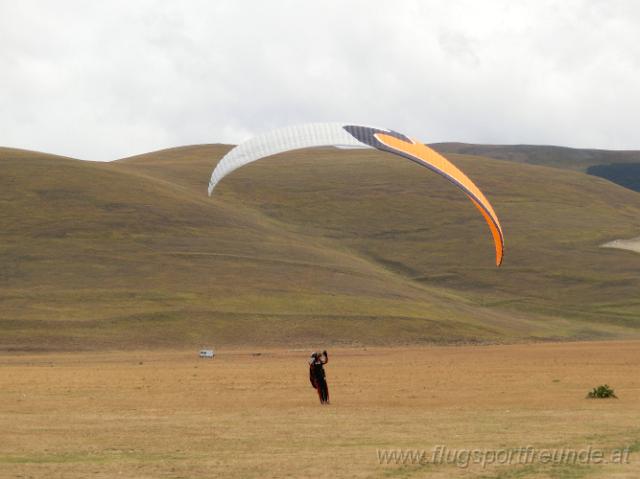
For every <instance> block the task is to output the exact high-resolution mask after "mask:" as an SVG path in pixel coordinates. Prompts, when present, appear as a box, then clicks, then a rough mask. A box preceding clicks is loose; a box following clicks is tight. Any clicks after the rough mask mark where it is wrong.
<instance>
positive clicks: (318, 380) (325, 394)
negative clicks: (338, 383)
mask: <svg viewBox="0 0 640 479" xmlns="http://www.w3.org/2000/svg"><path fill="white" fill-rule="evenodd" d="M328 362H329V356H327V352H326V351H322V354H321V353H313V354H311V357H310V358H309V381H310V382H311V385H312V386H313V387H314V388H315V389H316V390H317V391H318V397H319V398H320V404H329V386H327V378H326V376H325V373H324V365H325V364H327V363H328Z"/></svg>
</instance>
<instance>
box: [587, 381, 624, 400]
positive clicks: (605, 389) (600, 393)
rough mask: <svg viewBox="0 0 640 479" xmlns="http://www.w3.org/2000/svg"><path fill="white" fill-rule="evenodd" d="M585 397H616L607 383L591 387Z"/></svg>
mask: <svg viewBox="0 0 640 479" xmlns="http://www.w3.org/2000/svg"><path fill="white" fill-rule="evenodd" d="M587 398H589V399H604V398H615V399H618V396H616V394H615V392H614V390H613V389H611V388H610V387H609V386H608V385H606V384H603V385H601V386H598V387H597V388H593V389H592V390H591V391H589V394H587Z"/></svg>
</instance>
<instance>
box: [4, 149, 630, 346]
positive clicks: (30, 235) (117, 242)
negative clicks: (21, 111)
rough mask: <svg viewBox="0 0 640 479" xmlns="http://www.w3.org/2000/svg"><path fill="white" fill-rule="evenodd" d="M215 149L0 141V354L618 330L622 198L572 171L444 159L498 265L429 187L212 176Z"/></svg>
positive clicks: (407, 178)
mask: <svg viewBox="0 0 640 479" xmlns="http://www.w3.org/2000/svg"><path fill="white" fill-rule="evenodd" d="M228 148H229V147H227V146H223V145H202V146H192V147H184V148H175V149H171V150H164V151H160V152H154V153H150V154H147V155H141V156H138V157H134V158H129V159H124V160H120V161H117V162H112V163H106V164H105V163H94V162H82V161H78V160H72V159H67V158H61V157H54V156H51V155H44V154H41V153H33V152H24V151H19V150H11V149H0V203H1V204H2V206H3V208H2V213H1V216H0V230H1V232H0V263H1V264H2V269H1V271H0V331H2V339H1V340H0V348H3V349H32V348H45V349H52V348H62V349H67V348H76V349H77V348H122V347H125V348H128V347H155V346H183V345H187V344H189V345H194V347H199V346H200V345H202V344H208V343H212V344H218V345H220V344H260V345H269V344H290V345H294V344H300V345H302V344H304V345H308V344H318V343H334V344H335V343H343V344H352V343H360V344H393V343H407V342H421V341H437V342H442V341H447V342H451V341H504V340H506V341H512V340H520V339H553V338H561V337H574V338H595V337H602V336H607V337H609V336H628V335H635V334H636V330H637V327H638V326H640V322H639V321H637V320H636V318H638V317H639V313H640V303H639V302H636V301H635V300H634V297H635V293H634V292H637V290H638V287H639V286H640V281H639V280H638V279H637V274H636V272H637V270H638V267H639V266H640V255H633V253H627V252H622V251H615V250H604V249H600V248H598V245H599V244H600V243H602V242H604V241H607V240H610V239H613V238H618V237H627V236H633V235H637V231H638V229H639V228H640V215H638V213H640V197H639V196H638V195H637V194H636V193H633V192H629V191H627V190H625V189H623V188H619V187H616V186H614V185H612V184H610V183H608V182H605V181H603V180H600V179H597V178H593V177H589V176H587V175H584V174H581V173H576V172H571V171H559V170H556V169H550V168H544V167H536V166H528V165H519V164H512V163H507V162H501V161H494V160H488V159H485V158H477V157H468V156H456V155H453V160H454V161H456V162H457V163H459V164H460V165H461V166H462V167H463V168H464V169H465V170H467V171H468V172H469V174H470V176H471V177H472V178H474V179H475V180H476V181H477V182H478V184H479V185H480V186H481V188H483V189H484V190H485V191H486V192H487V195H488V196H489V198H490V199H491V201H492V202H493V204H494V206H495V207H496V210H497V211H498V214H499V215H500V217H501V219H502V222H503V226H504V229H505V233H506V240H507V256H506V260H505V266H504V267H503V268H501V269H499V270H498V269H496V268H495V266H493V251H492V244H491V240H490V235H489V233H488V231H486V226H485V225H484V223H483V221H482V219H481V217H480V216H479V215H478V214H477V212H476V210H475V208H473V206H472V205H471V204H469V203H468V200H466V198H465V197H464V195H462V194H461V193H460V192H459V191H457V190H456V189H455V188H453V187H452V186H451V185H450V184H448V183H447V182H446V181H443V180H442V179H441V178H438V177H436V176H435V175H433V174H429V172H427V171H426V170H422V169H420V168H419V167H417V166H416V165H413V164H411V163H409V162H406V161H402V160H398V159H396V158H393V157H390V156H387V155H384V154H381V153H377V152H373V151H340V150H334V149H318V150H306V151H302V152H294V153H291V154H288V155H281V156H280V157H279V158H275V159H271V160H268V161H262V162H257V163H255V164H253V165H250V166H247V167H246V168H244V169H242V170H239V171H237V172H235V173H234V174H232V175H231V176H230V177H229V178H227V179H225V181H224V182H223V183H222V184H221V185H220V187H219V189H217V190H216V193H215V195H214V198H211V199H209V198H207V196H206V185H207V182H208V176H209V174H210V172H211V169H212V167H213V166H214V165H215V162H216V161H217V159H218V158H220V157H221V156H222V155H223V154H224V153H225V152H226V151H227V150H228Z"/></svg>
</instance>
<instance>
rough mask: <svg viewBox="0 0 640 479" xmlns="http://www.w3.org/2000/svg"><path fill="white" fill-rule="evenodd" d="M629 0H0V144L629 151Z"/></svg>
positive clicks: (111, 152)
mask: <svg viewBox="0 0 640 479" xmlns="http://www.w3.org/2000/svg"><path fill="white" fill-rule="evenodd" d="M639 116H640V2H638V1H634V0H629V1H622V0H621V1H615V0H612V1H596V0H557V1H543V0H533V1H513V0H504V1H502V0H483V1H477V0H469V1H428V0H427V1H425V0H422V1H421V0H415V1H410V0H406V1H404V0H394V1H393V2H391V1H388V0H386V1H377V0H368V1H349V0H335V1H333V0H322V1H311V0H291V1H280V0H268V1H267V0H255V1H254V0H230V1H223V0H209V1H186V0H185V1H180V2H177V1H152V0H146V1H105V2H98V1H86V0H78V1H67V0H56V1H49V0H46V1H45V0H42V1H29V0H21V1H15V0H0V145H2V146H12V147H18V148H26V149H33V150H40V151H46V152H50V153H58V154H63V155H68V156H74V157H77V158H83V159H92V160H111V159H116V158H120V157H124V156H129V155H132V154H136V153H143V152H147V151H151V150H156V149H160V148H166V147H171V146H180V145H187V144H194V143H218V142H223V143H237V142H240V141H242V140H244V139H247V138H248V137H250V136H251V135H253V134H255V133H260V132H263V131H266V130H269V129H272V128H275V127H279V126H285V125H291V124H297V123H308V122H315V121H346V122H354V123H363V124H370V125H377V126H382V127H388V128H392V129H395V130H399V131H401V132H403V133H406V134H408V135H409V136H414V137H417V138H419V139H421V140H423V141H425V142H435V141H463V142H473V143H529V144H555V145H565V146H574V147H597V148H612V149H614V148H615V149H640V134H639V131H640V128H639V124H640V119H639Z"/></svg>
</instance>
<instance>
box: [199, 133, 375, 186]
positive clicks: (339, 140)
mask: <svg viewBox="0 0 640 479" xmlns="http://www.w3.org/2000/svg"><path fill="white" fill-rule="evenodd" d="M343 126H344V125H343V124H342V123H311V124H308V125H298V126H290V127H287V128H280V129H278V130H272V131H270V132H268V133H265V134H262V135H258V136H255V137H253V138H251V139H250V140H248V141H246V142H244V143H241V144H240V145H238V146H236V147H235V148H233V149H232V150H231V151H230V152H229V153H227V154H226V155H225V156H224V157H223V158H222V159H221V160H220V162H219V163H218V165H217V166H216V167H215V169H214V170H213V173H212V174H211V180H209V196H211V192H212V191H213V189H214V188H215V187H216V185H217V184H218V183H219V182H220V180H222V178H224V177H225V176H227V175H228V174H229V173H231V172H232V171H233V170H236V169H238V168H240V167H241V166H244V165H246V164H248V163H251V162H253V161H256V160H259V159H261V158H265V157H267V156H271V155H276V154H278V153H283V152H285V151H289V150H299V149H302V148H313V147H318V146H337V147H340V148H371V146H369V145H366V144H364V143H361V142H359V141H358V140H356V139H355V138H354V137H353V136H351V135H350V134H349V133H348V132H347V131H346V130H345V129H344V128H343Z"/></svg>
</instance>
